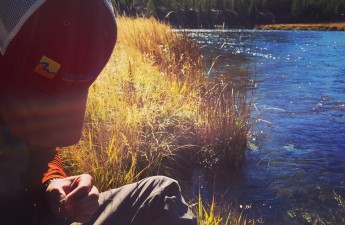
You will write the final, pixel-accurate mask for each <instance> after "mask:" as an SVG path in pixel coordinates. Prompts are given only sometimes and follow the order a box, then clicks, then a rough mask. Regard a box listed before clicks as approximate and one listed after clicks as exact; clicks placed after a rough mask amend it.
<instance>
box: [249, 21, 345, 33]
mask: <svg viewBox="0 0 345 225" xmlns="http://www.w3.org/2000/svg"><path fill="white" fill-rule="evenodd" d="M255 28H256V29H260V30H320V31H345V23H300V24H267V25H257V26H256V27H255Z"/></svg>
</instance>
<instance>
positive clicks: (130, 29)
mask: <svg viewBox="0 0 345 225" xmlns="http://www.w3.org/2000/svg"><path fill="white" fill-rule="evenodd" d="M117 22H118V41H117V45H116V48H115V51H114V53H113V55H112V56H111V59H110V60H109V63H108V64H107V66H106V67H105V68H104V70H103V71H102V73H101V75H100V76H99V78H98V79H97V81H96V82H95V83H94V85H93V86H92V87H91V88H90V91H89V99H88V103H87V111H86V115H85V126H84V130H83V135H82V138H81V140H80V142H79V143H78V144H77V145H74V146H70V147H67V148H64V149H62V150H61V156H62V157H63V160H64V161H65V162H66V170H67V172H69V173H70V174H78V173H82V172H88V173H90V174H91V175H92V176H93V177H94V180H95V183H96V184H97V186H98V188H99V189H100V191H103V190H107V189H109V188H114V187H118V186H121V185H124V184H126V183H130V182H134V181H136V180H138V179H139V178H141V177H142V176H147V175H152V174H158V173H159V174H167V173H168V171H169V170H168V169H167V168H168V167H170V168H171V167H174V164H171V163H170V164H169V165H165V164H164V163H163V161H164V159H169V158H174V156H176V155H180V154H182V155H184V157H187V160H188V161H189V165H192V163H190V162H193V161H194V163H196V164H197V163H199V162H198V160H199V161H202V158H203V157H204V158H209V157H208V156H207V154H208V153H209V154H210V155H215V156H216V158H217V159H218V158H220V157H223V158H226V159H227V160H231V163H235V164H239V162H240V161H241V159H242V158H243V156H244V152H245V148H246V135H247V133H248V127H249V123H248V120H249V118H248V117H249V116H248V115H249V108H248V106H247V102H246V101H247V99H246V95H245V94H243V93H245V86H243V85H242V93H240V92H239V91H238V90H236V88H235V86H234V85H233V84H232V82H231V79H216V81H214V82H210V81H209V80H208V79H207V77H206V69H205V66H204V63H203V61H202V57H201V53H200V47H199V46H198V44H197V43H196V42H195V41H193V40H191V39H189V38H188V36H187V35H186V34H185V33H183V32H182V33H178V34H177V33H176V32H173V30H172V28H171V27H170V26H168V25H166V24H162V23H159V22H157V21H156V20H154V19H142V18H141V19H140V18H138V19H130V18H126V17H120V18H118V20H117ZM243 91H244V92H243ZM200 152H202V153H203V154H200ZM190 169H192V168H190ZM201 220H202V221H203V219H201ZM201 224H202V222H201ZM207 224H209V223H207ZM243 224H244V223H243Z"/></svg>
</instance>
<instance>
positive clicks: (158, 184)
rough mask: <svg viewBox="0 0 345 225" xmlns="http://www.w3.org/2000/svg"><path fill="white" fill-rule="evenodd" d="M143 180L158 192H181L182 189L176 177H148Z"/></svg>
mask: <svg viewBox="0 0 345 225" xmlns="http://www.w3.org/2000/svg"><path fill="white" fill-rule="evenodd" d="M143 182H144V183H146V185H145V186H150V187H151V188H152V189H153V192H155V193H156V194H159V193H162V192H164V193H179V192H180V191H181V190H180V185H179V183H178V182H177V181H176V180H175V179H172V178H170V177H166V176H161V175H159V176H152V177H147V178H145V179H144V180H143Z"/></svg>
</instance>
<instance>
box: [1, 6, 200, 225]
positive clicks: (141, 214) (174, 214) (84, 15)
mask: <svg viewBox="0 0 345 225" xmlns="http://www.w3.org/2000/svg"><path fill="white" fill-rule="evenodd" d="M116 35H117V29H116V22H115V17H114V13H113V10H112V6H111V1H110V0H68V1H63V0H36V1H35V0H26V1H19V0H15V1H13V0H1V1H0V52H1V55H0V79H1V80H0V129H1V130H0V131H1V133H0V218H1V224H4V225H7V224H11V225H13V224H19V225H21V224H23V225H30V224H33V225H43V224H47V225H48V224H49V225H52V224H70V223H78V224H80V223H83V224H119V225H120V224H121V225H126V224H128V225H129V224H132V225H139V224H140V225H158V224H164V225H170V224H171V225H179V224H186V225H187V224H188V225H189V224H191V225H192V224H193V225H195V224H196V220H195V218H194V216H193V214H192V212H191V211H190V209H189V208H188V206H187V204H186V203H185V201H184V199H183V197H182V196H181V192H180V187H179V185H178V183H177V182H176V181H175V180H173V179H170V178H167V177H164V176H155V177H149V178H146V179H144V180H141V181H139V182H137V183H133V184H128V185H125V186H123V187H120V188H117V189H113V190H109V191H106V192H104V193H99V192H98V189H97V188H96V187H95V186H94V184H93V182H92V177H91V176H90V175H88V174H82V175H79V176H67V175H66V174H65V172H64V170H63V166H62V161H61V159H60V158H59V157H58V155H57V153H56V150H55V148H56V147H61V146H68V145H72V144H75V143H76V142H77V141H78V140H79V139H80V135H81V131H82V128H83V120H84V113H85V106H86V100H87V93H88V88H89V87H90V85H91V84H92V83H93V82H94V80H95V79H96V78H97V76H98V75H99V74H100V72H101V70H102V69H103V67H104V66H105V64H106V63H107V61H108V59H109V57H110V55H111V54H112V51H113V48H114V46H115V43H116ZM14 212H15V213H14Z"/></svg>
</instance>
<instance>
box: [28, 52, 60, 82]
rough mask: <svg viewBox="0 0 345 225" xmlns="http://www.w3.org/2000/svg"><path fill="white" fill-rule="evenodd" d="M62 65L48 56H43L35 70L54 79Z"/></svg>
mask: <svg viewBox="0 0 345 225" xmlns="http://www.w3.org/2000/svg"><path fill="white" fill-rule="evenodd" d="M60 67H61V65H60V64H59V63H57V62H55V61H54V60H52V59H50V58H48V57H47V56H42V58H41V60H40V62H39V63H38V64H37V66H36V68H35V70H34V71H35V72H36V73H38V74H40V75H42V76H44V77H46V78H49V79H53V78H54V77H55V76H56V74H57V73H58V72H59V69H60Z"/></svg>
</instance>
